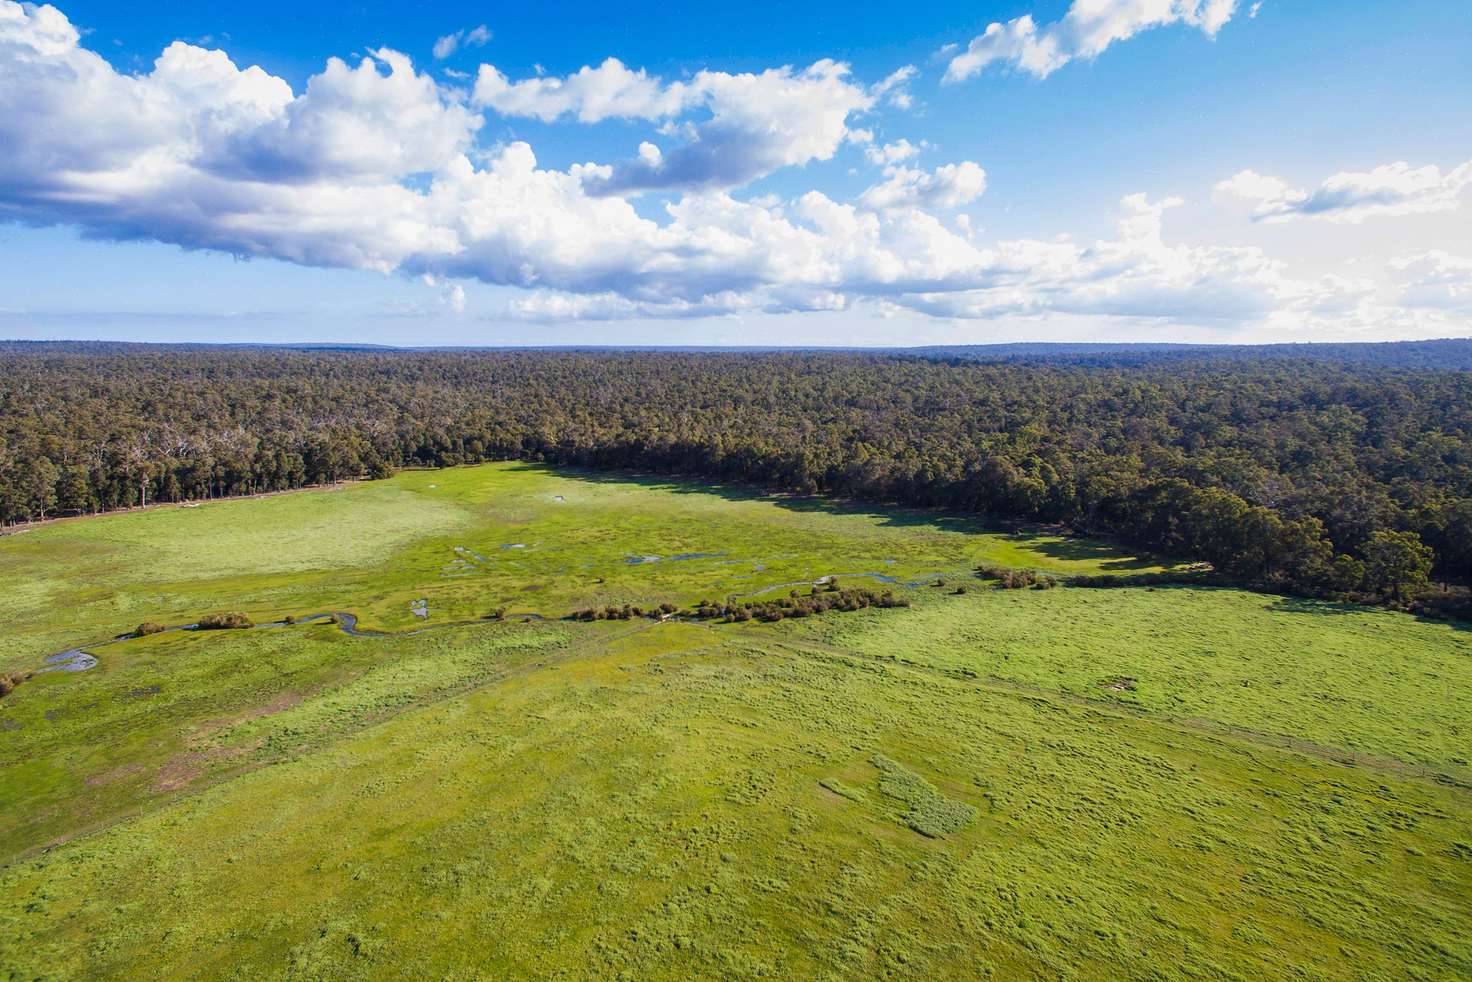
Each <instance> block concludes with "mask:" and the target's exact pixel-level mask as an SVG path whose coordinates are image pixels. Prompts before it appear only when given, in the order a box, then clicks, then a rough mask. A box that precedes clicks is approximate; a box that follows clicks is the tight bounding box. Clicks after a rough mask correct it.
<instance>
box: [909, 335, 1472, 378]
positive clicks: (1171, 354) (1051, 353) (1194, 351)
mask: <svg viewBox="0 0 1472 982" xmlns="http://www.w3.org/2000/svg"><path fill="white" fill-rule="evenodd" d="M898 350H899V351H900V352H902V353H905V354H911V355H918V356H920V357H922V358H933V359H935V360H937V361H980V362H1034V363H1044V364H1068V365H1114V366H1122V367H1123V366H1139V365H1169V364H1177V363H1183V362H1192V363H1199V362H1203V361H1217V362H1250V361H1298V360H1307V361H1315V362H1328V363H1337V364H1341V365H1364V366H1367V367H1375V368H1410V369H1419V370H1443V371H1468V370H1472V339H1469V338H1446V339H1442V340H1437V341H1380V342H1358V343H1328V344H963V345H936V346H929V347H923V348H904V349H898Z"/></svg>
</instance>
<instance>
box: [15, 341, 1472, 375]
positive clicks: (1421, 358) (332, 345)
mask: <svg viewBox="0 0 1472 982" xmlns="http://www.w3.org/2000/svg"><path fill="white" fill-rule="evenodd" d="M150 349H152V350H158V351H168V350H174V351H210V350H235V351H251V350H256V351H308V352H334V351H337V352H343V353H355V352H356V353H373V354H392V353H395V352H402V353H410V352H438V353H455V352H464V353H474V352H482V353H488V352H496V351H561V352H577V351H581V352H604V353H619V352H621V353H628V352H652V353H657V352H668V353H679V354H773V353H775V354H781V353H784V352H785V353H789V354H802V353H814V352H821V353H825V354H851V355H879V356H885V357H910V358H925V359H929V360H932V361H943V362H993V363H995V362H1007V363H1017V364H1040V365H1079V366H1099V367H1117V368H1130V367H1148V366H1168V365H1175V364H1193V365H1194V364H1201V363H1211V362H1217V363H1248V362H1262V361H1312V362H1316V363H1320V364H1338V365H1347V366H1349V365H1353V366H1363V367H1366V368H1400V369H1410V370H1416V371H1458V372H1465V371H1472V338H1445V339H1441V340H1436V341H1378V342H1334V343H1302V344H1151V343H1140V344H1110V343H1092V342H1090V343H1083V342H1080V343H1062V344H1051V343H1044V342H1039V343H1017V344H956V345H930V346H924V347H913V348H912V347H891V348H853V347H842V346H833V347H816V346H813V347H784V348H777V347H764V346H757V345H753V346H749V347H748V346H727V347H716V346H707V345H559V346H547V347H541V346H530V347H524V346H511V347H494V346H466V347H457V346H448V345H445V346H428V345H427V346H418V347H395V346H392V345H381V344H353V343H350V342H330V341H329V342H302V343H297V344H249V343H245V344H240V343H233V344H204V343H198V342H189V343H157V344H155V343H152V342H133V341H5V340H0V352H6V353H9V354H26V353H30V354H41V355H45V354H85V355H101V354H114V355H122V354H128V353H143V352H147V351H149V350H150Z"/></svg>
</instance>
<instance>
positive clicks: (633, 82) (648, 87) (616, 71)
mask: <svg viewBox="0 0 1472 982" xmlns="http://www.w3.org/2000/svg"><path fill="white" fill-rule="evenodd" d="M474 100H475V103H476V105H478V106H484V107H486V108H488V109H494V110H495V111H496V112H498V113H500V114H501V115H503V116H529V117H532V118H534V119H540V120H541V121H542V122H544V123H550V122H552V121H553V120H555V119H557V118H558V117H561V116H575V117H576V118H577V120H578V121H579V122H581V123H599V122H602V121H603V120H605V119H663V118H665V117H667V116H673V115H676V114H677V113H680V112H682V111H683V110H684V109H685V108H686V107H687V106H689V105H694V104H695V103H696V101H697V100H698V94H697V93H695V92H693V91H691V89H690V87H689V86H687V85H686V84H685V83H683V82H672V83H670V84H669V85H665V84H664V82H663V81H662V80H661V79H659V78H658V77H657V76H651V75H649V73H648V72H646V71H644V70H643V69H642V68H641V69H639V70H638V71H633V70H632V69H629V68H627V67H625V65H624V63H623V62H621V61H619V60H618V59H617V58H609V59H607V60H605V61H604V62H603V64H601V65H599V66H598V67H597V68H593V67H591V66H588V65H584V66H583V67H582V68H581V69H579V70H578V71H576V72H574V73H573V74H571V75H569V76H567V77H566V78H555V77H538V78H528V79H523V80H521V81H520V82H512V81H510V80H509V79H507V78H506V76H505V75H504V74H502V72H501V71H500V70H499V69H497V68H496V67H495V66H494V65H481V66H480V74H479V75H478V76H477V77H476V80H475V95H474Z"/></svg>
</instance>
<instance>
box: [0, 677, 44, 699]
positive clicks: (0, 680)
mask: <svg viewBox="0 0 1472 982" xmlns="http://www.w3.org/2000/svg"><path fill="white" fill-rule="evenodd" d="M35 674H36V673H35V672H13V673H11V674H9V675H0V697H4V696H8V695H10V694H11V693H12V692H14V691H15V687H16V686H18V685H20V684H21V683H22V682H25V681H27V680H28V679H31V678H34V677H35Z"/></svg>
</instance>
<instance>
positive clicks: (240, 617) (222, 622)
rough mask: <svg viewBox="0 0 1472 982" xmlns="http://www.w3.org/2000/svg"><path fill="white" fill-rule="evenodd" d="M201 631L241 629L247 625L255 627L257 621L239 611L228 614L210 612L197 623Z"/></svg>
mask: <svg viewBox="0 0 1472 982" xmlns="http://www.w3.org/2000/svg"><path fill="white" fill-rule="evenodd" d="M195 626H196V627H198V628H199V630H201V631H239V630H241V629H243V628H247V627H255V623H254V622H253V621H252V620H251V619H250V618H249V617H246V616H245V615H244V614H242V613H240V612H239V611H234V612H232V613H228V614H210V615H209V616H207V617H201V618H200V619H199V623H198V624H197V625H195Z"/></svg>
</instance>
